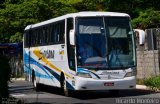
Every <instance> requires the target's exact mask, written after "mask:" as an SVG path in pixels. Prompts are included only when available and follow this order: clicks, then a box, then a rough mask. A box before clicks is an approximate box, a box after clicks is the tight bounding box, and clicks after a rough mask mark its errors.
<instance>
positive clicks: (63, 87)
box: [61, 80, 71, 97]
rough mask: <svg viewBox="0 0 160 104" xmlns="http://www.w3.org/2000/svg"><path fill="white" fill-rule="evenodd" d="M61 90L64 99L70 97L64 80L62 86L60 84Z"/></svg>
mask: <svg viewBox="0 0 160 104" xmlns="http://www.w3.org/2000/svg"><path fill="white" fill-rule="evenodd" d="M61 88H62V90H63V94H64V95H65V96H66V97H69V96H71V91H70V90H69V89H68V88H67V83H66V80H63V84H62V86H61Z"/></svg>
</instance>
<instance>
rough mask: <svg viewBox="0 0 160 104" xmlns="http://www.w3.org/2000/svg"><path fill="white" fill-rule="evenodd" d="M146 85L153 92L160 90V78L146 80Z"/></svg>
mask: <svg viewBox="0 0 160 104" xmlns="http://www.w3.org/2000/svg"><path fill="white" fill-rule="evenodd" d="M144 84H145V85H146V86H149V87H150V88H151V89H153V90H160V76H156V77H151V78H148V79H145V80H144Z"/></svg>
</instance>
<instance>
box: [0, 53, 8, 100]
mask: <svg viewBox="0 0 160 104" xmlns="http://www.w3.org/2000/svg"><path fill="white" fill-rule="evenodd" d="M9 79H10V66H9V63H8V59H7V57H5V56H2V55H0V98H7V97H9V93H8V81H9Z"/></svg>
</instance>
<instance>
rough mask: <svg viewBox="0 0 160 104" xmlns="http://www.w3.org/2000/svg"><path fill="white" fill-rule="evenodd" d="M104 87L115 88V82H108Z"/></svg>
mask: <svg viewBox="0 0 160 104" xmlns="http://www.w3.org/2000/svg"><path fill="white" fill-rule="evenodd" d="M104 86H114V82H106V83H104Z"/></svg>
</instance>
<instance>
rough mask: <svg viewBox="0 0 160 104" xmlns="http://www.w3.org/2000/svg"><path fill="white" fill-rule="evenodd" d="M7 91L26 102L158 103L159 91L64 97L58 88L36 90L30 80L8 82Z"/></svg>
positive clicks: (84, 94) (46, 103)
mask: <svg viewBox="0 0 160 104" xmlns="http://www.w3.org/2000/svg"><path fill="white" fill-rule="evenodd" d="M9 92H10V95H11V96H12V97H15V98H18V99H20V100H22V101H23V102H25V103H27V104H35V103H38V104H114V103H116V104H124V103H125V104H128V103H130V104H133V103H141V104H146V103H148V102H150V103H148V104H152V103H153V104H156V103H157V104H158V103H160V92H153V91H149V90H140V89H135V90H123V91H120V93H119V94H117V95H110V94H109V93H108V92H107V91H92V92H91V91H90V92H77V93H74V95H73V97H65V96H64V95H63V93H62V92H61V91H60V89H58V88H53V87H48V86H42V88H41V90H40V91H38V92H36V91H35V90H34V89H33V87H32V83H30V82H27V81H13V82H12V83H9ZM151 101H152V102H151Z"/></svg>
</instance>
